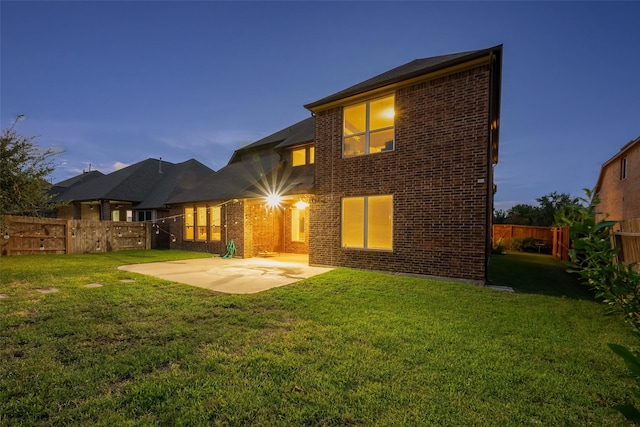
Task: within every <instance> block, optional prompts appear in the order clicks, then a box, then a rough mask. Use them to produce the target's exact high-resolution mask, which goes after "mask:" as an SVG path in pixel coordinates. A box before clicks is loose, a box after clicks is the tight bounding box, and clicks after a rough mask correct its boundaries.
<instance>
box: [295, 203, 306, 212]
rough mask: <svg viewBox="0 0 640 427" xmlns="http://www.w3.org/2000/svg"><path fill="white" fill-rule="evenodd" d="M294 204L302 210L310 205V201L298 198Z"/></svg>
mask: <svg viewBox="0 0 640 427" xmlns="http://www.w3.org/2000/svg"><path fill="white" fill-rule="evenodd" d="M294 206H295V207H296V209H298V210H300V211H301V210H303V209H306V208H307V207H308V206H309V203H307V202H305V201H304V200H298V201H297V202H296V204H295V205H294Z"/></svg>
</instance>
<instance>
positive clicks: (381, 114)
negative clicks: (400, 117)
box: [369, 95, 394, 130]
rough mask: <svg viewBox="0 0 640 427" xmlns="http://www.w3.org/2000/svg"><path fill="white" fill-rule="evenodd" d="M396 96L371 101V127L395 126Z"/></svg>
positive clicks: (371, 128) (372, 128)
mask: <svg viewBox="0 0 640 427" xmlns="http://www.w3.org/2000/svg"><path fill="white" fill-rule="evenodd" d="M393 100H394V97H393V95H392V96H387V97H385V98H380V99H376V100H375V101H371V104H370V110H369V116H370V118H369V121H370V123H369V129H370V130H376V129H380V128H386V127H389V126H393V116H394V105H393V104H394V101H393Z"/></svg>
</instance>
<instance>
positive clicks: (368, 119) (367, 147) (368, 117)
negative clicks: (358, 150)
mask: <svg viewBox="0 0 640 427" xmlns="http://www.w3.org/2000/svg"><path fill="white" fill-rule="evenodd" d="M389 97H391V98H393V110H394V112H395V110H396V94H395V92H393V93H387V94H385V95H381V96H376V97H374V98H367V99H365V100H360V101H358V102H354V103H352V104H347V105H345V106H344V107H343V108H342V158H343V159H346V158H351V157H360V156H368V155H371V154H379V153H387V152H390V151H395V149H396V132H395V130H396V119H395V116H394V118H393V124H392V125H391V126H385V127H381V128H376V129H373V133H377V132H382V131H386V130H393V146H392V148H391V149H389V150H380V151H375V152H373V153H372V152H371V145H370V144H371V133H372V132H371V128H370V123H371V103H372V102H375V101H378V100H380V99H383V98H389ZM360 104H365V130H364V131H363V132H356V133H352V134H349V135H346V134H345V131H344V128H345V120H346V117H345V112H346V110H347V108H350V107H354V106H356V105H360ZM359 135H363V136H364V137H365V140H364V153H362V154H352V155H347V154H346V151H345V141H346V140H347V139H348V138H352V137H354V136H359Z"/></svg>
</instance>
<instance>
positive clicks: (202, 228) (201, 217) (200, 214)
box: [196, 206, 207, 240]
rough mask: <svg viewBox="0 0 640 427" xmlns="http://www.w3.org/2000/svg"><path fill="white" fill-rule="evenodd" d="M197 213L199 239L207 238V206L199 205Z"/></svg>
mask: <svg viewBox="0 0 640 427" xmlns="http://www.w3.org/2000/svg"><path fill="white" fill-rule="evenodd" d="M196 213H197V214H196V227H197V229H198V234H197V240H207V208H206V207H205V206H198V207H197V208H196Z"/></svg>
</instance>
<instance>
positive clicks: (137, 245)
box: [0, 216, 152, 256]
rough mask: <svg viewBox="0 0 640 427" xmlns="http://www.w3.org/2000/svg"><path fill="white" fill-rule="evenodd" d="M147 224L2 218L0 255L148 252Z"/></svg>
mask: <svg viewBox="0 0 640 427" xmlns="http://www.w3.org/2000/svg"><path fill="white" fill-rule="evenodd" d="M151 227H152V224H151V223H147V222H114V221H88V220H75V219H73V220H66V219H55V218H32V217H21V216H6V217H4V218H3V220H2V238H0V254H1V255H2V256H7V255H33V254H74V253H100V252H113V251H121V250H127V249H150V248H151Z"/></svg>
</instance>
